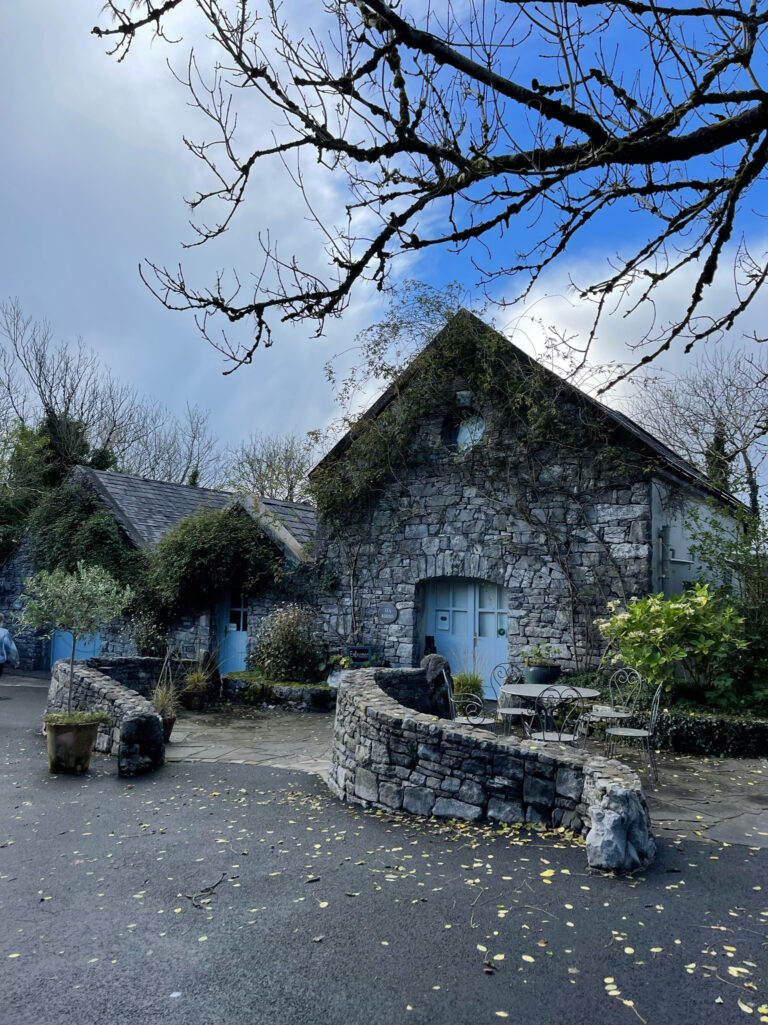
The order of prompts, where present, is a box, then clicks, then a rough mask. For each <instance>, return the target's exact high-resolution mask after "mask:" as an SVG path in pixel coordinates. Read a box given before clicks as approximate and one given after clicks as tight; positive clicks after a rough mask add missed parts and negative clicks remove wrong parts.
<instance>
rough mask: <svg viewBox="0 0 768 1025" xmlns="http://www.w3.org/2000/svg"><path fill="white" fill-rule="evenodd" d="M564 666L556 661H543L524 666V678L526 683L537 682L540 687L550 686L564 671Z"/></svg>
mask: <svg viewBox="0 0 768 1025" xmlns="http://www.w3.org/2000/svg"><path fill="white" fill-rule="evenodd" d="M562 671H563V669H562V666H559V665H557V664H555V663H552V662H550V663H541V664H538V665H537V664H535V663H532V664H531V665H527V664H526V665H525V666H523V679H524V680H525V682H526V683H533V684H537V685H538V686H540V687H549V686H550V685H551V684H553V683H555V682H556V681H557V679H558V678H559V676H560V674H561V673H562Z"/></svg>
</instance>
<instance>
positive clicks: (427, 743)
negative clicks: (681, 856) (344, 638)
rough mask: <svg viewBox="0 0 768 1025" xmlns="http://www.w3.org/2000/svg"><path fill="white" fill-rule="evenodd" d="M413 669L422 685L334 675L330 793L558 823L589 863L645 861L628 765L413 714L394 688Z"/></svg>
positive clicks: (427, 810) (648, 843) (474, 815)
mask: <svg viewBox="0 0 768 1025" xmlns="http://www.w3.org/2000/svg"><path fill="white" fill-rule="evenodd" d="M419 675H420V676H421V684H422V687H423V688H424V689H425V688H426V676H425V674H424V672H423V671H422V670H417V669H412V670H397V669H391V670H387V669H364V670H357V671H352V670H350V671H347V672H345V673H343V674H342V675H341V678H340V682H339V691H338V695H337V702H336V722H335V727H334V737H333V747H332V757H331V769H330V774H329V786H330V788H331V790H332V791H333V792H334V793H335V794H336V795H337V796H338V797H340V798H341V799H342V800H344V801H349V802H351V803H355V804H362V805H365V806H370V807H377V808H384V809H387V810H390V811H391V810H396V811H401V810H402V811H405V812H410V813H413V814H417V815H434V816H438V817H443V818H458V819H464V820H467V821H470V822H475V821H480V820H483V819H490V820H493V821H498V822H520V823H526V824H528V825H545V826H563V827H565V828H566V829H569V830H572V831H573V832H575V833H579V834H582V835H584V836H586V838H587V857H588V861H589V864H590V866H592V867H599V868H605V869H621V870H625V871H628V870H631V869H633V868H636V867H638V866H641V865H645V864H647V863H648V862H650V861H651V860H652V859H653V857H654V856H655V850H656V847H655V843H654V840H653V835H652V832H651V823H650V816H649V813H648V806H647V804H646V801H645V797H644V795H643V792H642V788H641V785H640V781H639V779H638V777H637V776H636V775H635V773H633V772H632V771H631V770H630V769H629V768H628V767H627V766H625V765H622V764H621V763H620V762H617V761H615V760H609V759H607V758H595V757H588V756H587V755H586V754H585V753H584V752H583V751H581V750H579V749H576V748H573V747H569V746H567V745H562V744H537V743H534V742H532V741H527V740H520V739H519V738H516V737H505V738H501V737H498V736H496V735H494V734H493V733H490V732H485V731H482V730H476V729H473V728H472V727H471V726H464V725H460V724H457V723H453V722H451V721H449V720H446V719H440V718H438V717H437V716H434V715H430V714H429V713H427V712H416V711H413V710H412V709H410V708H407V707H406V706H405V705H403V704H401V703H399V702H398V700H396V697H395V696H393V695H398V694H402V695H404V696H406V697H407V696H408V695H409V693H411V692H412V691H413V690H414V688H416V687H418V685H419ZM385 691H386V693H385Z"/></svg>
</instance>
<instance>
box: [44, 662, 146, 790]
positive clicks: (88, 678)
mask: <svg viewBox="0 0 768 1025" xmlns="http://www.w3.org/2000/svg"><path fill="white" fill-rule="evenodd" d="M134 661H137V660H134ZM68 694H69V662H67V661H66V660H64V659H61V660H59V661H58V662H56V663H54V665H53V668H52V669H51V684H50V687H49V688H48V701H47V704H46V709H45V710H46V713H48V712H65V711H66V710H67V703H68ZM72 708H73V710H77V711H98V710H103V711H105V712H106V713H107V714H108V715H109V717H110V722H109V724H108V725H104V726H99V732H98V736H97V738H96V744H95V748H96V750H97V751H101V752H102V753H104V754H117V769H118V773H119V774H120V775H121V776H135V775H137V774H138V773H141V772H146V771H148V770H150V769H155V768H158V767H159V766H161V765H164V764H165V744H164V742H163V723H162V719H161V718H160V716H159V715H158V714H157V712H155V710H154V709H153V707H152V705H151V704H150V703H149V701H147V699H146V698H144V697H142V696H141V695H140V694H138V693H137V692H136V691H135V690H132V689H131V688H129V687H126V686H123V684H121V683H119V682H118V681H117V680H116V679H113V678H112V677H110V676H107V675H106V674H105V673H103V672H99V670H98V669H95V668H93V667H92V666H90V665H88V664H86V663H84V662H76V663H75V667H74V676H73V686H72Z"/></svg>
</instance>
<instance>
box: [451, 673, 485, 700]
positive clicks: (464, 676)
mask: <svg viewBox="0 0 768 1025" xmlns="http://www.w3.org/2000/svg"><path fill="white" fill-rule="evenodd" d="M453 692H454V694H474V695H475V696H476V697H478V698H482V696H483V678H482V676H481V675H480V674H479V673H456V675H455V676H454V678H453Z"/></svg>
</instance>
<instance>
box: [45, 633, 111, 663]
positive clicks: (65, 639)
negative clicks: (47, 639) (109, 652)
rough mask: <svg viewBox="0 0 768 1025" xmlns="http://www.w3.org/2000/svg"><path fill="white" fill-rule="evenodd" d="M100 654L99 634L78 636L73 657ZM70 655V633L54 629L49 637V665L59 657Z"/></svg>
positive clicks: (80, 657)
mask: <svg viewBox="0 0 768 1025" xmlns="http://www.w3.org/2000/svg"><path fill="white" fill-rule="evenodd" d="M100 654H101V634H88V635H86V636H84V637H78V639H77V644H76V645H75V658H76V659H78V660H81V659H85V658H95V657H96V656H97V655H100ZM71 657H72V634H71V633H69V632H68V631H67V630H54V631H53V637H51V665H53V663H54V662H58V661H59V659H60V658H66V659H69V658H71Z"/></svg>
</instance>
